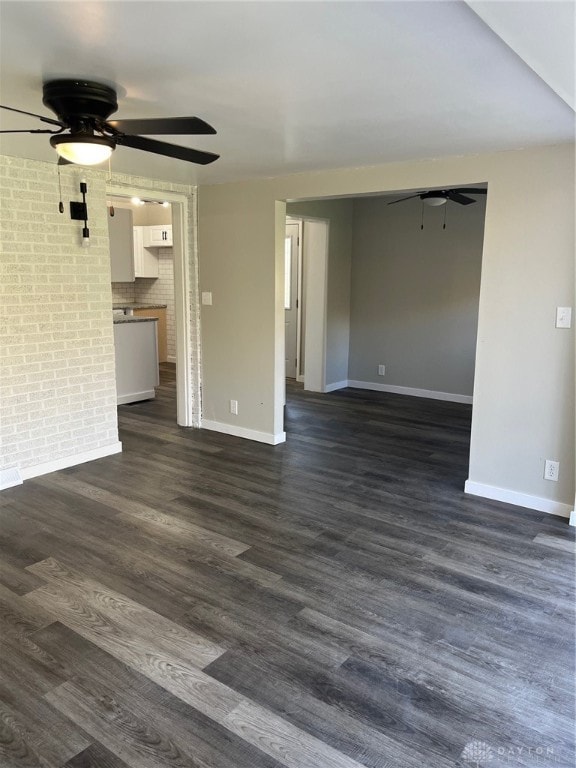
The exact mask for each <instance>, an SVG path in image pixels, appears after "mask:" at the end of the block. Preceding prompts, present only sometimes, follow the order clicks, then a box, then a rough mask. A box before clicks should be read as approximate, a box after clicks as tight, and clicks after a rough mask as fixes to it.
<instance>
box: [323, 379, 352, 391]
mask: <svg viewBox="0 0 576 768" xmlns="http://www.w3.org/2000/svg"><path fill="white" fill-rule="evenodd" d="M347 386H348V382H347V381H335V382H334V383H333V384H326V386H325V387H324V392H335V391H336V390H337V389H346V387H347Z"/></svg>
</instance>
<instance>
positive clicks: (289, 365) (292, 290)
mask: <svg viewBox="0 0 576 768" xmlns="http://www.w3.org/2000/svg"><path fill="white" fill-rule="evenodd" d="M298 230H299V226H298V224H286V239H285V241H284V324H285V333H286V343H285V349H286V352H285V355H286V378H288V379H295V378H296V374H297V357H298Z"/></svg>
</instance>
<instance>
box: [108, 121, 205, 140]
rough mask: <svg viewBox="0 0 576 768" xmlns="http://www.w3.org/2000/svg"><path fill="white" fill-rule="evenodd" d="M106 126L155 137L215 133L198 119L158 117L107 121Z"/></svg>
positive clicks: (123, 131)
mask: <svg viewBox="0 0 576 768" xmlns="http://www.w3.org/2000/svg"><path fill="white" fill-rule="evenodd" d="M106 125H109V126H111V127H112V128H113V129H114V130H115V131H120V133H126V134H130V135H134V134H142V133H143V134H145V135H151V134H155V135H157V136H164V135H171V136H198V135H200V134H208V133H210V134H213V133H216V131H215V130H214V128H212V126H211V125H208V123H206V122H204V120H201V119H200V118H199V117H159V118H151V119H142V120H109V121H108V122H107V123H106Z"/></svg>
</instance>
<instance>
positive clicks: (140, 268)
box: [134, 227, 160, 277]
mask: <svg viewBox="0 0 576 768" xmlns="http://www.w3.org/2000/svg"><path fill="white" fill-rule="evenodd" d="M147 229H150V227H134V276H135V277H158V276H159V274H160V269H159V263H160V260H159V258H158V254H157V253H155V252H154V251H151V250H150V249H149V248H146V247H145V245H144V239H145V237H144V235H145V231H146V230H147Z"/></svg>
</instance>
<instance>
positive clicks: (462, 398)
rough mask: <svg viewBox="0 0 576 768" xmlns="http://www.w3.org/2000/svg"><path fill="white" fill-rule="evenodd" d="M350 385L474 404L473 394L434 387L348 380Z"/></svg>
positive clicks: (396, 393)
mask: <svg viewBox="0 0 576 768" xmlns="http://www.w3.org/2000/svg"><path fill="white" fill-rule="evenodd" d="M347 386H349V387H353V388H354V389H371V390H373V391H374V392H391V393H392V394H395V395H409V396H410V397H426V398H428V399H429V400H446V401H447V402H450V403H465V404H466V405H472V395H458V394H454V393H452V392H437V391H436V390H434V389H416V388H415V387H399V386H397V385H396V384H377V383H376V382H373V381H356V380H354V379H349V380H348V385H347Z"/></svg>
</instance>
